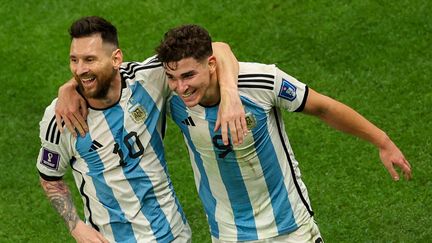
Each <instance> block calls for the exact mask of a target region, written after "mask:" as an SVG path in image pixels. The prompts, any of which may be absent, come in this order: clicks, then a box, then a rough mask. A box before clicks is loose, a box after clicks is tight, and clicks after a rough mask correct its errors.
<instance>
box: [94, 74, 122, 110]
mask: <svg viewBox="0 0 432 243" xmlns="http://www.w3.org/2000/svg"><path fill="white" fill-rule="evenodd" d="M120 95H121V77H120V73H117V74H116V75H115V77H114V79H113V80H112V81H111V84H110V87H109V89H108V93H107V95H106V96H105V97H104V98H99V99H95V98H86V100H87V102H88V104H89V105H90V106H91V107H93V108H96V109H105V108H108V107H110V106H112V105H114V104H115V103H116V102H117V101H118V100H119V99H120Z"/></svg>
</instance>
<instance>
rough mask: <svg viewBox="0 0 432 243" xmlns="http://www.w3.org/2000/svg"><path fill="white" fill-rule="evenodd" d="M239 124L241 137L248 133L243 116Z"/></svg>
mask: <svg viewBox="0 0 432 243" xmlns="http://www.w3.org/2000/svg"><path fill="white" fill-rule="evenodd" d="M240 124H241V127H242V129H243V136H246V135H247V134H248V132H249V131H248V127H247V123H246V118H245V117H244V116H242V117H241V118H240Z"/></svg>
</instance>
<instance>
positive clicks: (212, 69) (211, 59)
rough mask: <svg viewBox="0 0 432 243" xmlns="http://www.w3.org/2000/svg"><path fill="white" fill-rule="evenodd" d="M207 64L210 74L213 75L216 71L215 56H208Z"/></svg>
mask: <svg viewBox="0 0 432 243" xmlns="http://www.w3.org/2000/svg"><path fill="white" fill-rule="evenodd" d="M207 63H208V66H209V70H210V73H214V72H215V71H216V57H215V56H213V55H212V56H209V58H208V59H207Z"/></svg>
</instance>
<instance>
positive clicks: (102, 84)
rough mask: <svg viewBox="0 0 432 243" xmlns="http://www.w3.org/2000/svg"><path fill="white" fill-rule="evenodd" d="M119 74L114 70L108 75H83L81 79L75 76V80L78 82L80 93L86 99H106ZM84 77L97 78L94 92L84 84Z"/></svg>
mask: <svg viewBox="0 0 432 243" xmlns="http://www.w3.org/2000/svg"><path fill="white" fill-rule="evenodd" d="M116 74H117V70H115V69H112V70H111V72H110V73H109V74H107V75H94V74H91V73H90V75H89V74H85V75H81V77H79V76H77V75H75V80H77V81H78V89H79V92H80V93H81V94H82V95H83V96H84V97H85V98H89V99H104V98H105V97H106V96H107V95H108V91H109V90H110V88H111V84H112V82H113V80H114V78H115V76H116ZM84 76H87V77H88V76H95V80H94V81H93V82H96V85H95V88H94V90H88V89H86V88H85V87H84V85H83V84H82V81H81V78H82V77H84Z"/></svg>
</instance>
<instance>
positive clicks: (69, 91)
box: [55, 79, 88, 137]
mask: <svg viewBox="0 0 432 243" xmlns="http://www.w3.org/2000/svg"><path fill="white" fill-rule="evenodd" d="M76 87H77V84H76V82H75V80H74V79H71V80H69V81H68V82H67V83H66V84H64V85H62V86H61V87H60V88H59V92H58V100H57V104H56V107H55V113H56V123H57V127H58V128H59V130H60V132H63V126H62V122H61V121H62V120H63V121H64V123H65V125H66V127H67V129H69V131H70V132H71V133H72V135H73V136H74V137H76V136H77V133H76V131H75V128H76V129H77V130H78V132H79V133H80V135H81V136H85V133H86V132H88V126H87V123H86V118H87V114H88V110H87V104H86V101H85V100H84V98H83V97H82V96H81V95H80V94H79V93H78V92H77V91H76Z"/></svg>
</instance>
